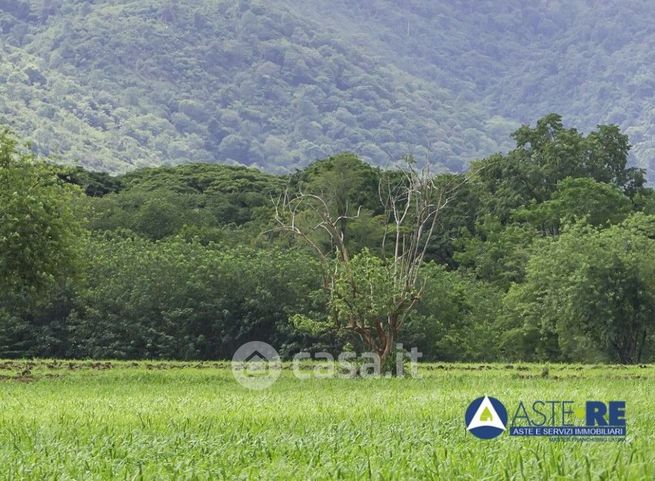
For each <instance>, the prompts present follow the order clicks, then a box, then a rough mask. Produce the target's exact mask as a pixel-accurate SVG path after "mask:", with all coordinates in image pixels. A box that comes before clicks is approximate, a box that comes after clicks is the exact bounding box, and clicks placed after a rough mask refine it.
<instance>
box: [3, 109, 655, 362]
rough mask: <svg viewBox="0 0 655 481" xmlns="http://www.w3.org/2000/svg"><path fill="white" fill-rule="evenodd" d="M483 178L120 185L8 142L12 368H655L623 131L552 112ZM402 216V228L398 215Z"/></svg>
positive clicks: (645, 269) (170, 171) (490, 163)
mask: <svg viewBox="0 0 655 481" xmlns="http://www.w3.org/2000/svg"><path fill="white" fill-rule="evenodd" d="M514 138H515V140H516V143H517V146H516V148H515V149H513V150H511V151H510V152H508V153H507V154H496V155H493V156H491V157H488V158H486V159H482V160H479V161H476V162H474V163H473V166H472V170H471V171H470V172H468V173H466V174H438V175H431V174H429V173H427V172H423V173H421V171H420V166H418V165H416V163H415V162H414V161H413V160H412V159H411V158H410V159H408V164H407V166H406V167H404V168H403V169H393V170H381V169H378V168H375V167H372V166H370V165H369V164H367V163H365V162H363V161H361V160H360V159H359V158H357V157H356V156H354V155H353V154H348V153H344V154H340V155H338V156H334V157H330V158H327V159H324V160H321V161H318V162H316V163H314V164H312V165H310V166H309V167H307V168H306V169H304V170H301V171H297V172H296V173H294V174H293V175H287V176H276V175H272V174H265V173H262V172H260V171H258V170H256V169H252V168H246V167H234V166H219V165H201V164H191V165H184V166H178V167H166V168H149V169H143V170H137V171H134V172H131V173H129V174H125V175H122V176H117V177H111V176H109V175H107V174H104V173H92V172H88V171H85V170H83V169H81V168H67V167H54V166H53V165H48V164H43V163H41V162H40V161H38V160H37V159H35V158H34V157H33V156H31V155H28V154H26V153H25V151H26V149H25V148H24V147H22V146H21V144H20V143H18V142H17V141H16V140H15V139H14V138H13V137H11V136H10V135H9V134H4V135H3V136H2V137H1V138H0V140H1V142H2V144H1V150H0V151H1V152H3V154H2V159H4V160H3V164H2V166H0V178H2V179H3V182H4V184H5V187H4V188H3V190H2V192H0V198H1V199H2V203H1V205H0V215H2V218H3V222H2V224H1V225H0V234H2V235H1V236H0V242H1V243H3V244H2V245H3V246H5V247H4V248H3V249H2V251H0V267H2V269H3V282H4V283H5V285H6V287H5V288H4V289H3V290H2V291H0V356H3V357H31V356H38V357H73V358H96V359H102V358H115V359H144V358H147V359H184V360H190V359H225V358H229V357H230V356H231V355H232V353H233V352H234V351H235V349H236V348H237V347H238V346H239V345H241V344H243V343H244V342H246V341H250V340H253V339H260V340H266V341H269V342H271V343H273V344H274V345H275V346H276V348H277V349H278V350H279V352H280V353H281V354H282V356H284V357H285V358H288V357H289V356H291V355H293V354H295V353H297V352H299V351H302V350H308V351H316V350H327V351H331V352H337V351H339V350H341V349H343V348H344V346H347V345H352V346H353V348H354V349H355V350H357V351H359V350H362V349H369V350H373V351H376V352H378V353H379V354H380V356H381V357H382V358H383V359H386V357H387V355H388V354H389V350H390V349H391V348H392V346H393V345H394V343H395V342H402V343H403V344H404V345H405V346H417V347H418V348H419V350H421V351H422V352H423V353H425V356H426V358H427V359H430V360H449V361H494V360H504V359H515V360H530V361H540V360H543V361H557V362H562V361H580V362H620V363H626V364H633V363H641V362H648V361H651V360H653V359H655V357H654V356H655V349H654V348H653V345H654V344H653V343H654V341H655V324H653V319H654V318H655V315H654V314H655V257H654V256H655V246H654V245H653V242H655V227H654V226H655V217H654V214H655V195H654V192H653V190H652V189H651V188H649V187H646V186H645V185H644V179H643V172H642V171H641V170H639V169H635V168H630V167H628V166H627V156H628V151H629V146H628V139H627V137H626V136H625V135H623V134H622V133H621V132H620V130H619V129H618V128H616V127H615V126H600V127H599V128H598V129H597V130H595V131H593V132H591V133H589V134H588V135H582V134H580V133H579V132H577V131H576V130H575V129H570V128H566V127H564V126H563V124H562V122H561V119H560V118H559V117H558V116H557V115H554V114H551V115H548V116H546V117H544V118H543V119H541V120H539V121H538V122H537V124H536V126H535V127H528V126H525V127H522V128H520V129H519V130H517V132H516V133H515V134H514ZM403 212H406V213H407V214H406V215H405V216H403Z"/></svg>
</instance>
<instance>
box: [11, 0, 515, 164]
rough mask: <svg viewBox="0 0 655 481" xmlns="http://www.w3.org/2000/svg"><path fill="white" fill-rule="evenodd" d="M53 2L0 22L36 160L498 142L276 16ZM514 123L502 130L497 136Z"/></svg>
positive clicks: (436, 153)
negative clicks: (45, 156) (41, 157)
mask: <svg viewBox="0 0 655 481" xmlns="http://www.w3.org/2000/svg"><path fill="white" fill-rule="evenodd" d="M49 3H50V8H49V9H48V10H46V11H42V10H38V9H37V10H35V9H34V8H32V9H25V11H22V12H16V11H12V12H8V10H7V8H6V7H5V9H4V12H5V14H4V21H3V23H4V24H5V27H4V28H3V30H4V32H5V33H4V34H3V38H4V42H3V44H4V48H3V56H4V57H6V58H9V59H10V62H3V69H2V75H3V77H4V78H5V79H6V80H7V81H6V82H5V83H4V85H3V87H2V90H0V93H2V98H3V105H1V106H0V107H2V109H1V111H2V113H3V114H4V117H5V118H6V119H8V120H9V121H12V122H13V123H14V125H15V126H16V128H17V130H19V131H20V132H21V133H28V134H30V136H31V138H33V139H34V141H35V144H36V146H37V148H38V149H39V151H40V152H42V153H46V154H52V153H55V154H59V155H62V156H64V157H72V158H74V159H76V160H77V161H78V162H80V163H82V164H84V165H86V166H88V167H92V168H98V169H108V170H122V169H124V168H125V167H129V166H144V165H155V164H158V163H178V162H190V161H205V162H206V161H216V160H218V161H238V162H241V163H245V164H255V165H258V166H262V167H265V168H269V169H272V170H284V169H289V168H293V167H298V166H301V165H304V164H306V163H307V162H309V161H311V160H314V159H317V158H322V157H325V156H326V155H329V154H332V153H335V152H338V151H342V150H354V151H356V152H358V153H360V154H361V155H363V156H364V157H366V158H368V159H370V160H372V161H373V162H376V163H379V164H384V163H389V162H390V161H393V160H396V159H398V158H399V157H400V156H402V155H403V154H405V153H407V152H413V153H414V154H415V155H417V156H419V157H428V158H430V160H431V161H432V162H433V163H441V164H443V165H445V166H446V167H448V168H454V169H457V168H461V166H462V163H463V161H464V160H465V159H469V158H473V157H476V156H480V155H483V154H485V153H488V152H490V151H493V150H495V149H497V148H498V147H499V144H498V143H497V142H495V141H494V140H493V139H492V136H491V135H489V134H488V133H487V130H488V125H487V115H486V112H484V111H483V110H481V109H478V108H477V107H476V106H475V105H471V104H469V103H467V102H462V101H460V100H458V99H457V98H456V96H455V95H453V94H452V93H451V92H449V91H448V90H446V89H442V88H440V87H439V86H437V85H435V84H434V83H433V82H429V81H428V80H426V79H421V78H419V77H417V76H414V75H412V74H410V73H408V72H406V71H404V70H402V69H400V68H398V67H396V66H394V65H391V64H389V63H387V62H385V61H384V60H383V59H373V58H370V57H369V56H367V55H366V51H365V50H363V49H360V48H357V47H351V46H350V45H349V44H348V43H347V42H343V41H341V40H340V39H339V38H336V37H334V36H333V35H332V34H330V33H326V32H324V31H322V30H321V25H320V24H319V23H317V22H312V21H311V20H308V19H307V18H302V17H298V16H296V15H294V14H292V13H291V12H290V11H288V10H285V9H284V8H274V7H270V6H268V5H267V4H266V3H265V2H241V3H234V2H215V1H211V0H203V1H199V2H198V1H191V0H184V1H181V2H172V1H153V0H150V1H128V0H123V1H121V2H118V3H119V4H118V5H116V2H110V1H99V2H96V3H93V4H91V3H89V2H74V1H72V0H61V1H56V0H54V1H53V2H49ZM7 25H8V26H7ZM514 126H515V124H513V123H511V122H506V123H502V122H501V125H500V129H501V130H503V134H504V135H503V138H504V139H505V140H507V134H508V133H509V132H510V131H511V129H512V128H513V127H514ZM68 132H70V134H69V133H68Z"/></svg>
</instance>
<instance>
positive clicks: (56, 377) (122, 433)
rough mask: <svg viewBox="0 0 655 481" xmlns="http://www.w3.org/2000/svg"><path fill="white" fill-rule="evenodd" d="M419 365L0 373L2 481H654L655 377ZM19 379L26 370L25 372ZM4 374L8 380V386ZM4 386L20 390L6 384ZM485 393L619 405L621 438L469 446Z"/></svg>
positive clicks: (509, 398) (611, 370) (59, 365)
mask: <svg viewBox="0 0 655 481" xmlns="http://www.w3.org/2000/svg"><path fill="white" fill-rule="evenodd" d="M542 370H543V366H542V365H534V364H531V365H475V364H462V365H435V364H426V365H423V366H422V369H421V370H420V374H421V375H422V376H423V377H422V378H421V379H409V378H406V379H357V380H353V379H315V378H312V379H309V380H306V381H300V380H298V379H296V378H294V377H293V376H292V375H291V373H290V372H289V371H288V370H287V369H285V370H284V372H283V375H282V377H281V378H280V379H279V380H278V381H277V382H276V383H275V384H274V385H273V387H271V388H270V389H268V390H266V391H261V392H260V391H248V390H246V389H244V388H242V387H241V386H240V385H239V384H237V383H236V381H235V380H234V379H233V378H232V374H231V372H230V371H229V369H226V368H225V366H223V365H222V364H221V363H207V362H205V363H186V364H183V363H160V362H154V363H153V362H138V363H120V362H114V361H112V362H111V363H109V362H84V363H76V362H73V363H70V362H60V361H43V362H36V363H34V362H1V363H0V374H1V375H2V376H3V381H0V382H1V383H2V386H1V387H2V389H0V403H2V406H3V409H2V411H0V459H1V460H2V463H0V477H2V478H3V479H31V480H40V479H52V478H57V479H75V480H94V481H96V480H97V481H100V480H114V479H137V480H139V479H149V480H150V479H153V480H154V479H157V480H179V479H188V480H194V481H195V480H210V479H211V480H214V479H219V480H220V479H240V480H253V481H255V480H262V479H265V480H269V481H273V480H280V481H287V480H289V479H304V480H316V481H318V480H333V479H343V480H380V481H381V480H385V481H391V480H398V481H401V480H402V481H404V480H408V479H417V480H418V479H420V480H459V479H462V480H463V479H494V480H496V479H497V480H508V481H509V480H516V479H519V480H544V481H546V480H548V481H550V480H555V479H558V480H565V479H576V480H581V481H587V480H588V481H600V480H606V479H613V480H617V481H628V480H632V481H641V480H644V479H652V478H653V476H655V451H654V450H653V448H652V446H653V443H655V435H654V434H653V430H652V426H653V423H655V414H654V413H653V409H652V407H653V406H652V404H653V403H652V401H651V393H652V391H653V389H655V369H654V368H652V367H649V368H638V367H630V368H626V367H624V366H606V367H600V366H591V365H575V364H571V365H550V367H549V369H548V372H549V376H548V377H545V378H544V377H542V375H541V374H540V373H541V372H542ZM26 371H29V374H27V373H26ZM16 376H18V377H16ZM7 377H9V378H14V377H16V379H20V380H21V381H22V382H20V381H17V380H13V381H10V380H7ZM484 393H489V394H490V395H497V396H498V397H499V398H500V399H501V400H502V401H503V402H504V403H506V405H507V406H508V408H509V406H510V405H516V403H517V402H518V401H519V400H524V401H525V400H527V399H532V396H534V393H538V396H539V398H543V399H562V396H563V395H564V396H565V397H566V399H571V400H573V401H576V402H584V401H586V400H587V399H591V398H593V399H601V400H610V399H624V400H625V401H626V403H627V406H628V411H627V423H628V436H627V438H626V440H625V441H621V442H551V441H549V440H547V439H534V438H533V439H529V438H521V439H517V438H510V437H508V436H506V435H505V436H501V437H500V438H497V439H494V440H490V441H481V440H479V439H477V438H475V437H473V436H472V435H470V434H468V433H467V432H466V430H465V423H464V411H465V409H466V406H467V405H468V403H470V402H471V401H472V400H473V399H475V398H477V397H479V396H481V395H483V394H484Z"/></svg>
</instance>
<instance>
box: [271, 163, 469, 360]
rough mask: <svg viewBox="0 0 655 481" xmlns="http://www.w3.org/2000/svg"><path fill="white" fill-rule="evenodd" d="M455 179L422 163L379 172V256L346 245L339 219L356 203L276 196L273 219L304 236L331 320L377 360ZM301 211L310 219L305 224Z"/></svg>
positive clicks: (415, 283)
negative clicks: (441, 178) (446, 180)
mask: <svg viewBox="0 0 655 481" xmlns="http://www.w3.org/2000/svg"><path fill="white" fill-rule="evenodd" d="M456 187H457V186H443V185H438V184H437V183H436V182H435V178H434V176H432V175H431V174H430V172H429V170H428V169H427V168H426V169H423V170H418V169H416V167H415V165H414V163H413V162H408V163H407V167H406V168H404V169H402V170H400V171H391V172H385V173H383V174H382V176H381V179H380V182H379V186H378V195H379V200H380V202H381V205H382V207H383V208H384V215H383V218H384V235H383V236H382V241H381V246H380V248H381V253H382V256H381V257H376V256H373V255H372V254H370V253H369V252H368V251H367V250H364V251H363V252H360V253H358V254H356V255H351V253H350V252H349V249H348V245H347V243H346V241H345V239H344V234H343V232H344V229H343V226H344V223H345V222H348V221H351V220H353V219H356V218H358V217H359V216H360V213H361V207H360V206H356V207H350V206H348V208H346V213H345V214H343V213H342V214H341V215H334V214H333V213H332V210H333V209H330V206H329V204H328V202H327V201H326V200H325V199H324V198H323V197H321V196H320V195H317V194H314V193H307V192H304V191H303V190H302V189H300V190H298V191H296V192H295V193H293V194H292V193H290V192H289V191H288V190H287V191H286V192H285V193H284V194H283V195H282V196H281V197H280V199H278V202H277V203H276V216H275V219H276V222H277V223H278V226H279V227H280V228H281V229H284V230H286V231H289V232H291V233H292V234H293V235H295V236H297V237H299V238H301V239H302V240H303V241H305V242H306V243H307V244H308V245H309V246H311V247H312V248H313V249H314V250H315V251H316V253H317V255H318V256H319V258H320V259H321V262H322V266H323V281H324V287H325V288H326V289H327V290H328V293H329V299H330V310H331V317H332V318H333V321H334V322H335V323H336V327H337V328H340V329H346V330H348V331H351V332H354V333H356V334H357V335H358V336H359V337H360V338H361V340H362V341H363V342H364V344H365V345H366V347H367V348H368V349H370V350H371V351H372V352H375V353H377V354H378V355H379V356H380V358H381V361H382V362H383V363H386V362H387V361H388V360H389V358H390V355H391V354H392V353H393V350H394V348H395V342H396V340H397V339H398V336H399V333H400V331H401V329H402V328H403V325H404V323H405V320H406V318H407V315H408V314H409V313H410V311H411V310H412V309H413V308H414V306H415V305H416V303H417V301H418V300H419V299H420V298H421V295H422V294H423V290H424V283H423V282H422V281H421V280H420V276H419V273H420V268H421V265H422V264H423V261H424V259H425V255H426V252H427V249H428V245H429V242H430V239H431V238H432V236H433V234H434V232H435V229H436V228H437V226H438V220H439V215H440V213H441V211H442V209H443V208H444V207H445V206H446V205H447V204H448V202H449V200H450V198H451V196H452V194H453V192H454V191H455V189H456ZM303 216H308V217H310V218H313V219H315V220H316V222H315V223H312V224H307V222H306V221H304V219H302V217H303ZM316 231H323V232H325V233H326V234H327V236H328V237H329V240H330V246H331V249H333V252H330V251H329V250H327V249H326V248H325V247H323V246H322V243H321V242H319V241H318V240H317V237H316V235H315V232H316ZM334 254H336V255H334Z"/></svg>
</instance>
